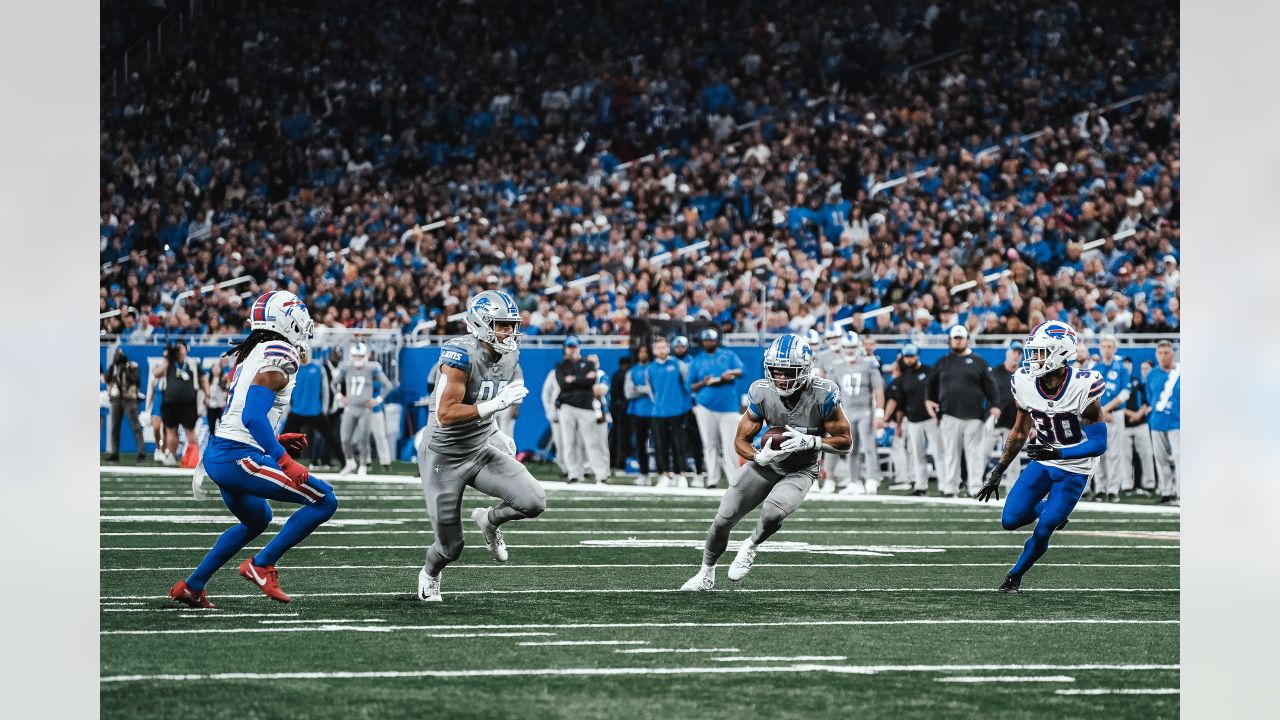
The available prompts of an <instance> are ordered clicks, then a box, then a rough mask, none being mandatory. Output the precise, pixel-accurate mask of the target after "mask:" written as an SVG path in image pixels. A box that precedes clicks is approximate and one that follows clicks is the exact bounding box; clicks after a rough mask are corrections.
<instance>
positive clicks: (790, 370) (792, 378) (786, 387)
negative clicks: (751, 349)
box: [764, 333, 813, 397]
mask: <svg viewBox="0 0 1280 720" xmlns="http://www.w3.org/2000/svg"><path fill="white" fill-rule="evenodd" d="M764 376H765V377H766V378H768V379H769V382H771V383H773V388H774V389H775V390H777V391H778V394H779V395H781V396H782V397H787V396H788V395H791V394H793V393H795V392H796V391H797V390H799V389H801V388H803V387H804V386H805V385H808V384H809V379H810V378H812V377H813V348H810V347H809V344H808V343H806V342H805V341H804V340H803V339H801V337H800V336H799V335H792V334H790V333H788V334H786V335H783V336H782V337H780V338H778V339H777V340H774V341H773V342H772V343H769V348H768V349H767V350H765V351H764Z"/></svg>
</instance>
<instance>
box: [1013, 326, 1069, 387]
mask: <svg viewBox="0 0 1280 720" xmlns="http://www.w3.org/2000/svg"><path fill="white" fill-rule="evenodd" d="M1075 356H1076V331H1075V330H1072V329H1071V326H1070V325H1068V324H1066V323H1064V322H1059V321H1057V320H1050V321H1048V322H1042V323H1040V324H1039V325H1037V326H1035V328H1033V329H1032V330H1031V334H1030V335H1028V336H1027V342H1026V344H1024V345H1023V346H1022V367H1025V368H1027V370H1028V371H1029V372H1030V373H1031V374H1032V375H1034V376H1036V377H1040V376H1041V375H1044V374H1046V373H1050V372H1053V371H1054V370H1057V369H1058V368H1060V367H1065V366H1066V364H1067V363H1069V362H1071V361H1072V360H1073V359H1075Z"/></svg>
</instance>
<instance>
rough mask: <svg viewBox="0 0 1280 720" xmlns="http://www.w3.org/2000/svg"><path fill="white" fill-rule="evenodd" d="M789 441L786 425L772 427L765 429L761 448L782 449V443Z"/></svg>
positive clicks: (761, 439)
mask: <svg viewBox="0 0 1280 720" xmlns="http://www.w3.org/2000/svg"><path fill="white" fill-rule="evenodd" d="M786 441H787V429H786V428H785V427H781V426H779V427H771V428H769V429H768V430H765V431H764V435H762V436H761V437H760V448H761V449H764V448H770V449H772V450H781V449H782V443H784V442H786Z"/></svg>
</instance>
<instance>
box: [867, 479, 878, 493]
mask: <svg viewBox="0 0 1280 720" xmlns="http://www.w3.org/2000/svg"><path fill="white" fill-rule="evenodd" d="M863 487H864V488H865V489H866V492H867V494H868V495H875V494H876V493H878V492H880V481H879V480H867V481H866V482H865V483H864V484H863Z"/></svg>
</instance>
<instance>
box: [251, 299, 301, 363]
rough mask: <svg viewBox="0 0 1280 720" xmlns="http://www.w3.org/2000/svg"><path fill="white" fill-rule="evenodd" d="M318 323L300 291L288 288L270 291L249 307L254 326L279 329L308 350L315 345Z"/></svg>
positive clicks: (295, 343) (285, 335) (271, 329)
mask: <svg viewBox="0 0 1280 720" xmlns="http://www.w3.org/2000/svg"><path fill="white" fill-rule="evenodd" d="M314 327H315V324H314V323H313V322H311V313H309V312H307V306H306V305H305V304H304V303H303V302H302V301H301V300H299V299H298V296H297V295H294V294H293V293H291V292H289V291H287V290H277V291H275V292H267V293H263V294H261V295H259V296H258V299H257V300H254V301H253V307H252V309H250V311H249V329H250V330H270V331H272V332H275V333H278V334H280V335H281V336H283V337H284V339H285V340H287V341H288V342H289V344H290V345H293V346H294V347H296V348H298V351H299V352H306V351H307V350H308V349H309V348H310V347H311V335H312V330H313V328H314Z"/></svg>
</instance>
